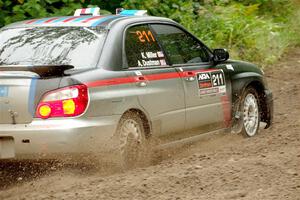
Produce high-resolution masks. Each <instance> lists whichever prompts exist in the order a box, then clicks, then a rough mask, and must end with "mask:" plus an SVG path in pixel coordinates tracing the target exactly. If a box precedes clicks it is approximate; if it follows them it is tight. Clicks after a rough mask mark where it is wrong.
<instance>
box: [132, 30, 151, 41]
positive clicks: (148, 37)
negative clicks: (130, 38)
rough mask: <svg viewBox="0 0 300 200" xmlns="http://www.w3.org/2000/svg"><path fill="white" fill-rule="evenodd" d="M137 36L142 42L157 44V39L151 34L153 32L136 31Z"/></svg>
mask: <svg viewBox="0 0 300 200" xmlns="http://www.w3.org/2000/svg"><path fill="white" fill-rule="evenodd" d="M135 33H136V34H137V36H138V37H139V40H140V42H146V41H147V42H149V43H151V42H155V39H154V37H153V34H152V33H151V31H148V32H146V31H136V32H135Z"/></svg>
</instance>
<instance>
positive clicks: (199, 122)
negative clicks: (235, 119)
mask: <svg viewBox="0 0 300 200" xmlns="http://www.w3.org/2000/svg"><path fill="white" fill-rule="evenodd" d="M151 27H152V29H153V30H154V32H155V34H156V35H157V38H158V40H159V42H160V43H161V44H162V47H163V48H164V50H165V52H166V54H167V56H168V57H169V60H170V62H171V63H172V65H173V66H174V67H175V68H176V69H177V71H178V72H179V73H180V74H181V80H182V84H183V87H184V91H185V103H186V127H187V128H186V130H187V131H188V130H197V132H199V131H200V132H208V131H214V130H217V129H220V128H223V127H224V126H225V123H224V121H225V119H226V120H227V117H228V116H229V114H230V113H229V108H228V105H229V104H228V99H227V98H226V97H227V88H226V76H225V74H226V70H225V69H224V68H223V67H221V66H214V64H213V63H212V62H211V56H212V55H211V53H210V52H209V51H208V49H207V48H206V47H205V46H204V45H203V44H202V43H201V42H199V41H198V40H197V39H196V38H195V37H193V36H192V35H191V34H189V33H187V32H185V31H184V30H183V29H181V28H179V27H176V26H174V25H162V24H153V25H151Z"/></svg>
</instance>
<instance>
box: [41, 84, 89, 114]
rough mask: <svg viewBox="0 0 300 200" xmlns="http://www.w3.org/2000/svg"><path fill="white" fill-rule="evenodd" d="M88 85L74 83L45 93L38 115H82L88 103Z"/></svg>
mask: <svg viewBox="0 0 300 200" xmlns="http://www.w3.org/2000/svg"><path fill="white" fill-rule="evenodd" d="M88 101H89V98H88V89H87V86H86V85H73V86H68V87H64V88H60V89H58V90H54V91H50V92H48V93H46V94H44V96H43V98H42V100H41V101H40V103H39V105H38V107H37V111H36V117H38V118H42V119H47V118H50V117H75V116H78V115H81V114H82V113H83V112H84V111H85V110H86V107H87V105H88Z"/></svg>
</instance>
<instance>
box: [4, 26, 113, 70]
mask: <svg viewBox="0 0 300 200" xmlns="http://www.w3.org/2000/svg"><path fill="white" fill-rule="evenodd" d="M106 32H107V31H106V30H104V29H103V28H102V29H101V28H97V27H92V28H91V27H89V28H87V27H34V28H14V29H6V30H2V31H1V32H0V66H5V65H6V66H7V65H26V66H32V65H35V66H36V65H72V66H74V67H75V68H76V69H82V68H93V67H96V64H97V61H98V60H97V58H98V57H99V53H100V51H101V49H102V45H103V42H104V39H105V36H106Z"/></svg>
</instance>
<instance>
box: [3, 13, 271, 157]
mask: <svg viewBox="0 0 300 200" xmlns="http://www.w3.org/2000/svg"><path fill="white" fill-rule="evenodd" d="M80 12H83V11H78V13H80ZM84 12H85V13H84V15H83V16H80V14H78V13H77V16H64V17H52V18H44V19H33V20H27V21H23V22H18V23H14V24H11V25H8V26H6V27H4V28H2V29H1V30H0V159H24V158H29V159H39V158H43V159H44V158H45V159H51V158H61V159H65V158H66V156H77V155H95V154H96V155H97V154H99V153H109V154H108V155H112V154H117V155H120V156H121V159H122V161H124V163H136V162H137V161H139V160H143V155H145V154H144V153H145V152H146V151H147V150H149V149H148V145H147V144H148V143H149V141H150V140H151V139H152V138H157V139H159V141H160V143H161V145H167V144H175V143H178V142H179V143H181V142H186V141H192V140H194V139H198V138H199V136H201V135H202V134H204V133H213V132H216V131H225V130H233V129H234V130H235V131H237V132H239V133H242V134H244V135H245V136H250V137H251V136H254V135H256V134H257V133H258V130H259V126H260V123H261V122H264V124H265V128H268V127H270V125H271V123H272V116H273V98H272V92H271V91H270V90H269V88H268V87H267V85H266V83H265V79H264V74H263V72H262V71H261V70H260V69H259V68H258V67H257V66H256V65H254V64H251V63H247V62H242V61H235V60H230V59H229V53H228V52H227V51H226V50H225V49H215V50H211V49H209V48H208V47H207V46H206V45H205V44H204V43H203V42H201V41H200V40H199V39H198V38H196V37H195V36H193V35H192V34H190V33H189V32H188V31H187V30H185V29H184V28H183V27H182V26H181V25H179V24H177V23H176V22H174V21H172V20H170V19H166V18H160V17H151V16H144V11H143V12H139V11H128V10H124V11H122V12H121V13H119V14H117V15H104V16H101V15H94V16H93V15H92V16H89V15H87V13H86V12H87V11H86V10H85V11H84ZM139 13H143V15H142V16H140V15H139ZM167 146H168V145H167Z"/></svg>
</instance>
